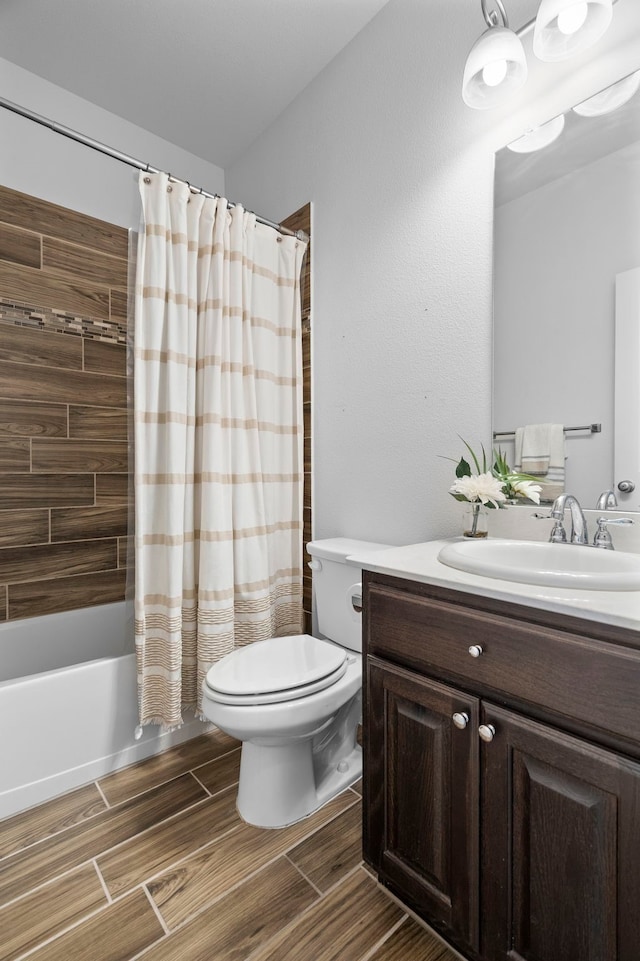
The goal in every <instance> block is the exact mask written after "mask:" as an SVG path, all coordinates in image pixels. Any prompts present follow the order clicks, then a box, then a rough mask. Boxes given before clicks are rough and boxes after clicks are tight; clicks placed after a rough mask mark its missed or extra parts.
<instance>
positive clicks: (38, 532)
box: [0, 478, 49, 548]
mask: <svg viewBox="0 0 640 961" xmlns="http://www.w3.org/2000/svg"><path fill="white" fill-rule="evenodd" d="M1 483H2V478H0V484H1ZM48 542H49V511H48V510H39V511H20V510H15V511H11V510H9V511H0V548H1V547H19V546H21V545H26V544H47V543H48Z"/></svg>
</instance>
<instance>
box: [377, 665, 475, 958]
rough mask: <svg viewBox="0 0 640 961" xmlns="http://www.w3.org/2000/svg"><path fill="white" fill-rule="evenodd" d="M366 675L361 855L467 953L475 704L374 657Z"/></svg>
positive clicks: (471, 916) (471, 918)
mask: <svg viewBox="0 0 640 961" xmlns="http://www.w3.org/2000/svg"><path fill="white" fill-rule="evenodd" d="M367 673H368V678H367V682H368V683H367V700H368V704H367V710H366V714H365V718H366V721H365V739H364V744H365V778H364V797H365V804H364V810H365V824H364V844H365V857H366V858H367V860H368V861H370V863H371V864H372V865H373V866H374V867H375V869H376V870H377V872H378V874H379V876H380V879H381V880H382V881H383V882H385V883H386V884H387V885H388V886H389V887H390V889H391V890H393V891H394V892H395V893H397V894H398V896H399V897H401V898H402V900H403V901H405V902H406V903H407V904H408V905H410V906H411V907H413V908H414V910H416V911H417V912H419V913H420V914H421V915H422V916H424V917H426V918H428V919H429V923H430V924H432V925H433V926H434V927H435V928H438V929H440V930H441V931H442V932H443V934H446V935H447V936H448V937H449V938H450V939H451V940H452V941H453V942H454V943H456V944H458V945H459V946H462V947H463V948H464V947H467V946H468V947H470V948H472V949H475V948H476V947H477V942H478V908H477V903H478V902H477V892H478V820H479V811H478V803H479V798H478V763H479V751H478V736H477V733H476V732H477V726H478V712H479V701H478V700H477V699H476V698H474V697H470V696H469V695H466V694H463V693H461V692H459V691H457V690H455V689H454V688H450V687H447V686H445V685H443V684H439V683H437V682H435V681H430V680H426V679H423V678H421V677H418V676H417V675H414V674H412V673H411V672H409V671H405V670H404V669H402V668H397V667H395V666H392V665H389V664H386V663H385V662H383V661H378V660H377V659H375V658H369V659H368V662H367ZM454 715H456V718H455V721H454ZM465 719H466V726H462V727H457V726H456V722H457V724H458V725H465Z"/></svg>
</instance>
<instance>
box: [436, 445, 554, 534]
mask: <svg viewBox="0 0 640 961" xmlns="http://www.w3.org/2000/svg"><path fill="white" fill-rule="evenodd" d="M460 439H461V440H462V443H463V444H464V445H465V447H466V448H467V450H468V451H469V453H470V455H471V459H472V460H473V464H474V466H475V468H476V473H475V474H473V473H472V472H471V465H470V464H469V462H468V461H466V460H465V458H464V457H461V458H460V460H459V461H458V463H457V466H456V480H455V482H454V483H453V484H452V486H451V487H450V488H449V493H450V494H451V495H452V496H453V497H455V499H456V500H458V501H468V502H469V503H471V504H475V505H477V510H476V511H475V512H474V516H473V529H472V531H471V535H472V536H476V526H477V521H478V513H479V508H480V505H484V506H485V507H488V508H490V509H496V508H501V507H505V506H506V502H507V501H508V500H514V499H516V498H522V499H524V500H530V501H533V503H534V504H539V503H540V494H541V492H542V488H541V487H540V485H539V484H536V483H535V481H536V479H537V478H535V477H534V476H533V475H532V474H521V473H518V472H517V471H512V470H511V468H510V467H509V465H508V463H507V460H506V458H505V456H504V454H503V452H502V451H501V450H500V448H498V450H494V451H493V465H492V466H491V468H489V466H488V464H487V454H486V451H485V449H484V446H482V463H481V462H480V459H479V458H478V457H477V456H476V454H475V452H474V451H473V449H472V448H471V447H470V446H469V444H468V443H467V442H466V440H464V438H462V437H461V438H460ZM448 459H449V460H453V458H448Z"/></svg>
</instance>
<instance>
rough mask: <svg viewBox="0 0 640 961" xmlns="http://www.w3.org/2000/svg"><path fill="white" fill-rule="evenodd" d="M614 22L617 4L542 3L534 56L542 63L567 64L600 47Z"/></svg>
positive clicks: (603, 0) (583, 0) (582, 0)
mask: <svg viewBox="0 0 640 961" xmlns="http://www.w3.org/2000/svg"><path fill="white" fill-rule="evenodd" d="M612 18H613V0H542V3H541V4H540V9H539V10H538V16H537V17H536V25H535V27H534V31H533V52H534V53H535V55H536V57H538V59H539V60H547V61H555V60H566V58H567V57H572V56H573V55H574V54H575V53H580V52H581V51H582V50H586V49H587V48H588V47H590V46H592V44H594V43H596V41H597V40H599V39H600V37H601V36H602V35H603V33H605V31H606V30H607V28H608V26H609V24H610V23H611V20H612Z"/></svg>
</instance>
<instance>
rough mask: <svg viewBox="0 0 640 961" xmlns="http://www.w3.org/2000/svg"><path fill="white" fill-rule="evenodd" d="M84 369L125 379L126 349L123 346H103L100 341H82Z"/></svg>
mask: <svg viewBox="0 0 640 961" xmlns="http://www.w3.org/2000/svg"><path fill="white" fill-rule="evenodd" d="M84 369H85V370H92V371H95V372H96V373H97V374H116V375H118V376H119V377H126V374H127V348H126V346H125V345H124V344H105V343H103V342H102V341H100V340H86V339H85V341H84Z"/></svg>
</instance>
